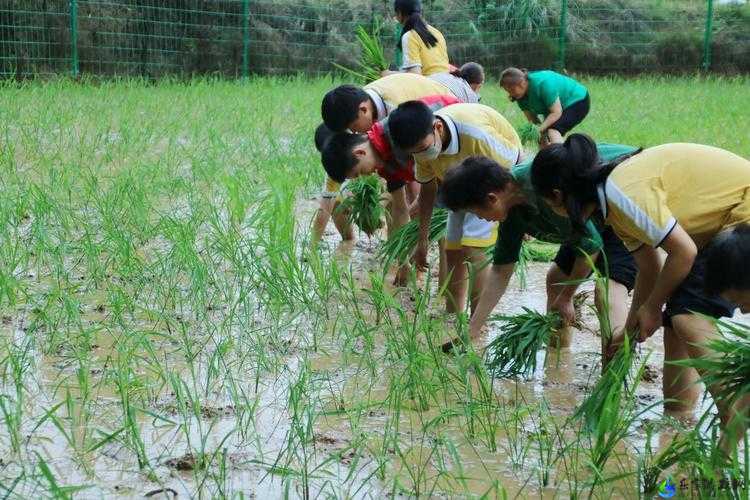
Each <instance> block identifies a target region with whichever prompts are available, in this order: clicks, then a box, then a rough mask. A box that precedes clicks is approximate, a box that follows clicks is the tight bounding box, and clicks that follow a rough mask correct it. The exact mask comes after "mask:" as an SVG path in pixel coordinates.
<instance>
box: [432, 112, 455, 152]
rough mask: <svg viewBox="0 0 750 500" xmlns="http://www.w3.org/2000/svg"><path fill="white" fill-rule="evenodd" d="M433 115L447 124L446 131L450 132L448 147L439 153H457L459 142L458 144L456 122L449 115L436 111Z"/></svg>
mask: <svg viewBox="0 0 750 500" xmlns="http://www.w3.org/2000/svg"><path fill="white" fill-rule="evenodd" d="M435 116H437V117H438V118H440V119H441V120H443V122H445V124H446V125H447V126H448V133H449V134H450V136H451V137H450V139H451V142H450V143H449V144H448V148H447V149H445V150H443V151H442V152H441V153H440V154H441V155H457V154H458V150H459V144H458V128H457V127H456V122H454V121H453V119H452V118H451V117H450V116H444V115H442V114H440V113H436V114H435Z"/></svg>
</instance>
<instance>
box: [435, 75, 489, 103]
mask: <svg viewBox="0 0 750 500" xmlns="http://www.w3.org/2000/svg"><path fill="white" fill-rule="evenodd" d="M429 78H430V79H431V80H435V81H436V82H438V83H440V84H442V85H445V86H446V87H448V88H449V89H450V90H451V92H452V93H453V94H454V95H455V96H456V97H457V98H458V99H459V100H460V101H461V102H466V103H472V104H476V103H478V102H479V96H478V95H477V93H476V92H474V90H472V88H471V85H469V83H468V82H467V81H466V80H464V79H463V78H461V77H458V76H455V75H453V74H451V73H435V74H434V75H430V77H429Z"/></svg>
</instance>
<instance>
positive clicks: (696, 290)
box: [662, 252, 737, 326]
mask: <svg viewBox="0 0 750 500" xmlns="http://www.w3.org/2000/svg"><path fill="white" fill-rule="evenodd" d="M705 268H706V253H705V252H698V256H697V257H696V258H695V262H693V267H692V269H690V273H689V274H688V275H687V277H686V278H685V280H684V281H683V282H682V283H680V286H678V287H677V289H676V290H675V291H674V293H672V296H671V297H669V300H667V306H666V307H665V308H664V315H663V318H662V321H663V323H664V326H672V316H677V315H678V314H690V313H693V312H695V313H700V314H705V315H706V316H711V317H712V318H721V317H731V316H733V315H734V310H735V309H736V308H737V306H736V305H735V304H732V303H731V302H729V301H727V300H724V299H722V298H721V297H719V296H718V295H708V294H706V292H705V291H704V290H703V275H704V272H705Z"/></svg>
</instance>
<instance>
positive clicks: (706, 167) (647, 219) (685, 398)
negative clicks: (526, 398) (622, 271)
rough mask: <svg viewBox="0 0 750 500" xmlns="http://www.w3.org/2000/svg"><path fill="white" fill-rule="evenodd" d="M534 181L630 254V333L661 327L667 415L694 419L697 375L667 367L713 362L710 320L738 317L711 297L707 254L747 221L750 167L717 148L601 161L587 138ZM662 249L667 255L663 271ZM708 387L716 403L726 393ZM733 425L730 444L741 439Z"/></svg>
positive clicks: (573, 142)
mask: <svg viewBox="0 0 750 500" xmlns="http://www.w3.org/2000/svg"><path fill="white" fill-rule="evenodd" d="M532 183H533V185H534V189H535V191H537V193H538V194H539V195H541V196H542V197H543V198H544V199H545V201H546V202H547V203H548V204H549V205H550V206H551V207H552V208H553V209H554V210H556V211H558V212H559V213H561V214H566V215H567V216H568V217H570V219H571V223H572V224H573V225H574V226H577V227H582V224H583V223H584V222H585V221H586V220H587V219H588V218H589V217H590V216H591V215H592V214H594V213H595V212H598V213H600V214H601V216H602V217H603V218H604V221H605V223H606V224H608V225H611V226H612V228H613V229H614V231H615V233H616V234H617V235H618V236H619V237H620V238H621V239H622V241H623V243H624V244H625V247H626V248H627V249H628V250H629V251H630V252H632V253H633V257H634V258H635V261H636V264H637V266H638V274H637V277H636V284H635V291H634V294H633V303H632V305H631V309H630V313H629V314H628V319H627V321H626V323H625V331H626V332H630V333H631V334H635V333H637V336H638V337H637V338H638V340H639V341H644V340H646V339H647V338H648V337H650V336H651V335H652V334H653V333H654V332H655V331H656V330H657V329H658V328H659V327H660V326H662V324H663V325H664V358H665V366H664V387H663V389H664V398H665V401H666V403H665V409H666V410H667V411H668V412H670V413H678V414H680V413H686V412H688V413H692V411H693V408H694V406H695V403H696V401H697V398H698V396H699V393H698V388H697V387H696V385H695V382H696V381H697V380H698V374H697V372H695V370H694V369H693V368H682V367H680V366H675V365H673V364H670V362H671V361H677V360H680V359H686V358H688V357H692V358H698V357H703V356H706V355H710V354H711V350H710V348H709V347H707V346H706V345H705V342H706V341H708V340H710V339H711V338H712V337H713V336H715V335H716V332H715V329H714V327H713V325H712V324H711V322H710V321H709V320H707V319H706V317H705V316H711V317H715V318H718V317H722V316H732V314H733V312H734V310H735V309H736V306H735V304H733V303H731V302H729V301H728V300H726V298H724V297H721V296H719V295H715V294H708V293H706V291H705V288H704V283H705V268H706V253H705V252H704V251H703V250H704V248H706V245H707V244H708V243H709V242H710V241H711V240H712V239H713V238H714V237H715V236H716V235H717V234H719V233H720V232H721V231H722V230H725V229H727V228H731V227H733V226H735V225H737V224H741V223H746V222H748V221H750V161H748V160H746V159H744V158H742V157H740V156H737V155H735V154H733V153H730V152H729V151H725V150H723V149H719V148H715V147H711V146H704V145H701V144H684V143H676V144H664V145H661V146H656V147H652V148H648V149H645V150H642V151H640V152H636V153H635V154H633V155H631V156H630V157H626V158H624V159H623V158H621V159H619V160H618V161H617V162H611V163H603V162H601V161H600V159H599V156H598V154H597V150H596V145H595V144H594V142H593V141H592V140H591V139H590V138H588V137H587V136H585V135H581V134H573V135H571V136H570V137H568V139H567V140H566V141H565V142H564V143H563V144H554V145H551V146H549V147H548V148H545V149H543V150H541V151H540V152H539V153H538V154H537V156H536V158H535V159H534V163H533V166H532ZM657 248H662V249H663V250H664V251H665V252H666V253H667V258H666V261H664V262H663V263H662V261H661V259H660V257H659V254H658V252H657ZM695 313H698V314H695ZM708 389H709V391H710V392H711V393H712V394H713V395H714V396H716V395H717V394H718V393H719V392H720V391H721V390H722V388H720V387H709V388H708ZM714 399H715V400H716V398H714ZM717 405H718V406H719V411H720V414H721V417H722V422H723V423H724V426H725V427H724V428H725V430H727V424H728V423H729V422H730V421H731V422H737V420H738V419H734V418H733V417H734V416H735V415H736V412H737V411H738V408H736V407H732V408H727V407H722V405H721V404H720V403H717ZM732 425H733V427H732V428H731V429H729V432H725V433H724V438H725V441H724V444H726V443H727V442H729V443H731V442H732V441H734V440H735V439H736V436H737V434H735V432H736V431H737V430H738V427H734V425H735V424H734V423H733V424H732ZM738 425H739V426H740V427H739V428H741V429H744V424H738ZM741 429H740V430H741ZM739 435H742V434H741V433H740V434H739ZM726 438H728V440H727V439H726Z"/></svg>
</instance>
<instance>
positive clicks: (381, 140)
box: [367, 121, 392, 161]
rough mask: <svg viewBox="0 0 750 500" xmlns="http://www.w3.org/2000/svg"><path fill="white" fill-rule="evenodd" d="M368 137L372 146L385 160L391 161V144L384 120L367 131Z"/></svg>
mask: <svg viewBox="0 0 750 500" xmlns="http://www.w3.org/2000/svg"><path fill="white" fill-rule="evenodd" d="M367 138H368V139H369V140H370V144H371V145H372V148H373V149H374V150H375V151H377V153H378V154H379V155H380V157H381V159H382V160H383V161H389V160H390V159H391V156H392V150H391V144H390V141H389V138H388V132H387V130H386V127H384V122H382V121H381V122H377V123H375V124H374V125H373V126H372V128H371V129H370V130H368V131H367Z"/></svg>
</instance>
